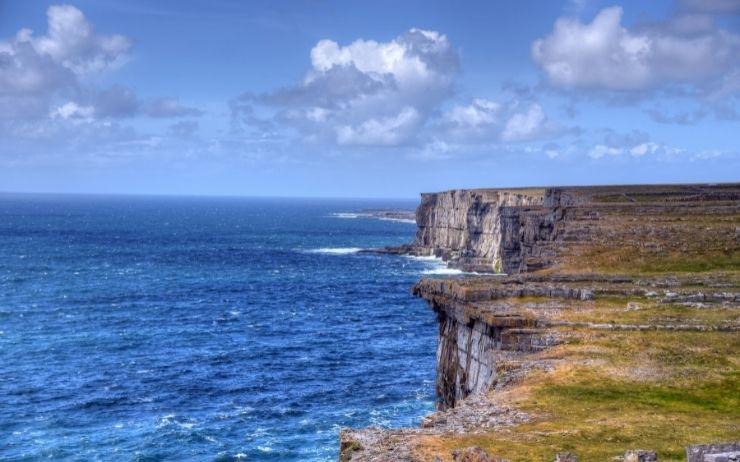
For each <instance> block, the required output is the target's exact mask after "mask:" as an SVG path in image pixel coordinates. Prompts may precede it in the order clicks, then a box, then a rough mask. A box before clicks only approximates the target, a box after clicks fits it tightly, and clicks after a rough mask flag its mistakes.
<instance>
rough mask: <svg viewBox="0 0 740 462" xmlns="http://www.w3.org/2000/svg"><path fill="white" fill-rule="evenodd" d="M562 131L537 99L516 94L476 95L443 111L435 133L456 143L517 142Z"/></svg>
mask: <svg viewBox="0 0 740 462" xmlns="http://www.w3.org/2000/svg"><path fill="white" fill-rule="evenodd" d="M559 131H561V130H560V127H559V126H558V125H557V124H556V123H554V122H553V121H551V120H550V119H549V118H548V117H547V114H546V113H545V110H544V109H543V108H542V106H540V105H539V104H537V103H531V102H529V103H527V102H523V101H520V100H518V99H516V98H513V99H507V100H504V101H502V102H498V101H491V100H488V99H483V98H476V99H474V100H473V101H471V102H470V104H467V105H463V104H456V105H454V106H453V107H452V108H451V109H449V110H448V111H446V112H444V113H443V114H442V117H441V119H440V120H439V121H438V122H437V124H436V126H435V129H434V133H435V136H436V137H437V138H439V137H441V136H445V137H448V138H450V139H451V140H454V141H455V142H457V143H463V144H464V143H477V142H502V141H503V142H516V141H527V140H534V139H539V138H546V137H549V136H552V135H554V134H556V133H557V132H559Z"/></svg>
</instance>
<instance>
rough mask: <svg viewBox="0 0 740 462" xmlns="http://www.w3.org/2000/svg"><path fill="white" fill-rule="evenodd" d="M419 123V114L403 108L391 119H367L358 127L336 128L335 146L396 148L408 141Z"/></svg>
mask: <svg viewBox="0 0 740 462" xmlns="http://www.w3.org/2000/svg"><path fill="white" fill-rule="evenodd" d="M419 123H420V116H419V112H418V111H417V110H416V109H414V108H412V107H405V108H403V109H402V110H401V112H399V113H398V114H396V115H395V116H392V117H385V118H381V119H369V120H366V121H364V122H362V123H361V124H360V125H358V126H348V125H344V126H340V127H337V144H340V145H358V146H396V145H399V144H402V143H403V142H405V141H408V140H410V139H411V138H412V137H413V134H414V132H415V131H416V128H417V127H418V125H419Z"/></svg>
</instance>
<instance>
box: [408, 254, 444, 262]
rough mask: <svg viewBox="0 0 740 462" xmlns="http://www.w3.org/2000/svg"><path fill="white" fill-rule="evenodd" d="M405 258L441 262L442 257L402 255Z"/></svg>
mask: <svg viewBox="0 0 740 462" xmlns="http://www.w3.org/2000/svg"><path fill="white" fill-rule="evenodd" d="M404 256H405V257H406V258H410V259H411V260H417V261H424V262H430V263H442V262H443V260H442V257H435V256H434V255H404Z"/></svg>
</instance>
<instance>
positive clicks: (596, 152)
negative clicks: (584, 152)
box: [588, 144, 624, 159]
mask: <svg viewBox="0 0 740 462" xmlns="http://www.w3.org/2000/svg"><path fill="white" fill-rule="evenodd" d="M623 152H624V150H623V149H621V148H614V147H611V146H606V145H604V144H597V145H596V146H594V147H593V148H591V149H590V150H589V151H588V156H589V157H591V158H593V159H600V158H602V157H604V156H606V155H609V156H618V155H620V154H622V153H623Z"/></svg>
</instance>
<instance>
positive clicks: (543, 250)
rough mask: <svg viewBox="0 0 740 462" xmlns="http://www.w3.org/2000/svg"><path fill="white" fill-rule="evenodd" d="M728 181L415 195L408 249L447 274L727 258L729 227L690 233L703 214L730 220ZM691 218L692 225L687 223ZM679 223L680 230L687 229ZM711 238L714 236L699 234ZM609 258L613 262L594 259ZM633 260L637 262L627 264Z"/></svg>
mask: <svg viewBox="0 0 740 462" xmlns="http://www.w3.org/2000/svg"><path fill="white" fill-rule="evenodd" d="M738 200H740V194H739V193H738V187H737V186H736V185H650V186H593V187H562V188H540V189H536V188H529V189H474V190H452V191H445V192H441V193H433V194H422V196H421V204H420V205H419V207H418V208H417V211H416V222H417V226H418V228H417V233H416V238H415V240H414V242H413V244H412V245H411V246H410V247H409V248H410V249H411V251H412V252H413V253H418V254H423V255H436V256H439V257H442V258H443V259H444V260H445V261H447V262H448V264H449V265H450V266H452V267H455V268H460V269H463V270H466V271H476V272H503V273H507V274H515V273H525V272H532V271H537V270H541V269H545V268H551V267H557V268H561V269H562V268H564V267H566V266H569V265H570V266H572V265H571V264H572V263H574V262H575V263H576V265H582V264H583V263H584V261H583V258H582V257H591V256H592V255H591V254H594V255H595V254H600V255H598V257H599V258H591V259H590V263H592V264H599V263H605V264H606V265H608V266H610V267H614V265H619V262H618V261H616V260H618V259H620V258H622V259H624V258H623V255H622V254H623V253H624V252H625V251H626V250H627V249H631V251H632V252H634V255H631V258H629V259H628V260H629V261H632V262H635V261H638V262H639V259H640V258H642V259H648V260H649V259H652V258H654V257H655V256H656V255H661V254H662V255H664V256H665V257H667V258H669V259H670V258H673V257H680V258H686V257H687V256H688V257H691V256H692V255H693V256H697V257H701V258H705V257H706V256H707V252H708V251H709V252H714V253H716V252H720V253H721V252H724V253H727V252H729V250H730V249H729V248H720V246H718V245H715V246H714V248H712V242H714V243H716V244H719V243H725V244H726V243H728V242H732V241H733V239H734V238H735V236H734V230H732V229H730V228H721V229H719V228H716V229H714V230H712V229H709V230H701V232H702V235H704V237H712V239H701V240H697V239H694V238H693V237H692V235H691V233H689V232H687V231H691V230H692V229H691V228H694V227H696V225H697V224H699V226H700V223H701V221H702V220H703V219H704V218H703V217H706V216H713V215H717V216H720V217H721V216H723V215H725V216H728V217H729V216H731V214H732V213H734V211H735V210H736V203H737V201H738ZM692 217H693V218H696V221H694V222H692ZM687 226H688V227H689V229H687ZM715 233H720V234H719V235H716V236H706V235H707V234H715ZM605 258H611V259H612V260H615V261H603V260H604V259H605ZM636 259H637V260H636Z"/></svg>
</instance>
